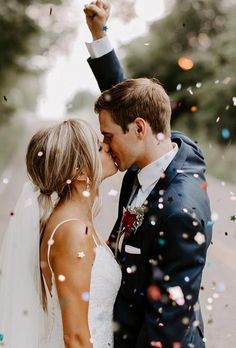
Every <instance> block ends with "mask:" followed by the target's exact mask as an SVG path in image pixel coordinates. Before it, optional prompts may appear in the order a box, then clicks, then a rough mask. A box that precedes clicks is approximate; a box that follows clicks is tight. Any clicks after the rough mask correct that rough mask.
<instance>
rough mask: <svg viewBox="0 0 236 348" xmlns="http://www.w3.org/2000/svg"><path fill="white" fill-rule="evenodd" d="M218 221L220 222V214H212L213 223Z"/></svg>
mask: <svg viewBox="0 0 236 348" xmlns="http://www.w3.org/2000/svg"><path fill="white" fill-rule="evenodd" d="M217 220H219V214H218V213H212V214H211V221H212V222H216V221H217Z"/></svg>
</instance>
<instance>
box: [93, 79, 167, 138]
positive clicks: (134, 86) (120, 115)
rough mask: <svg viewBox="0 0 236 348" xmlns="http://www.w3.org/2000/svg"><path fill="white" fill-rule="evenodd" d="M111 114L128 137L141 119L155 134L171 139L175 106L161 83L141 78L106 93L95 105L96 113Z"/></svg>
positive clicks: (119, 85)
mask: <svg viewBox="0 0 236 348" xmlns="http://www.w3.org/2000/svg"><path fill="white" fill-rule="evenodd" d="M102 110H107V111H110V112H111V117H112V119H113V121H114V122H115V123H116V124H118V125H119V126H120V127H121V128H122V130H123V132H124V133H126V132H127V131H128V129H129V128H128V125H129V124H130V123H132V122H133V121H134V120H135V119H136V118H137V117H142V118H143V119H144V120H146V121H147V122H148V123H149V125H150V127H151V128H152V131H153V133H155V134H157V133H160V132H161V133H164V134H165V135H167V136H170V119H171V106H170V100H169V97H168V95H167V94H166V92H165V90H164V88H163V87H162V86H161V84H160V82H159V81H158V80H157V79H154V78H152V79H148V78H138V79H129V80H125V81H122V82H120V83H118V84H117V85H115V86H113V87H112V88H110V89H108V90H106V91H104V92H103V93H102V94H101V95H100V97H99V98H98V99H97V101H96V103H95V112H97V113H100V112H101V111H102Z"/></svg>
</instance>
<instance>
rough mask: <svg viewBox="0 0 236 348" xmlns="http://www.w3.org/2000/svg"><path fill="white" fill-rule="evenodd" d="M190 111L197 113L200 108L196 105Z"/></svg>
mask: <svg viewBox="0 0 236 348" xmlns="http://www.w3.org/2000/svg"><path fill="white" fill-rule="evenodd" d="M190 110H191V112H197V111H198V107H197V106H196V105H193V106H192V107H191V109H190Z"/></svg>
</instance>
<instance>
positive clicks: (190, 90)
mask: <svg viewBox="0 0 236 348" xmlns="http://www.w3.org/2000/svg"><path fill="white" fill-rule="evenodd" d="M187 92H189V94H191V95H193V91H192V87H188V88H187Z"/></svg>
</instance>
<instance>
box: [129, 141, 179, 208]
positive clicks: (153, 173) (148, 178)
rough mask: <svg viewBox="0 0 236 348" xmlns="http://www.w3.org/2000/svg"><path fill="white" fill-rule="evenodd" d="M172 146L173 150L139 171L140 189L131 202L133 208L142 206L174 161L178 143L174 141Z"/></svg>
mask: <svg viewBox="0 0 236 348" xmlns="http://www.w3.org/2000/svg"><path fill="white" fill-rule="evenodd" d="M172 146H173V149H172V150H171V151H169V152H168V153H166V154H165V155H164V156H162V157H160V158H159V159H158V160H156V161H154V162H152V163H150V164H148V165H147V166H146V167H144V168H142V169H141V170H140V172H139V173H138V175H137V177H138V181H139V184H140V189H139V191H138V194H137V195H136V197H135V198H134V199H133V201H132V202H131V204H130V206H131V207H132V208H133V207H141V205H142V204H143V203H144V202H145V201H146V199H147V197H148V196H149V194H150V193H151V191H152V190H153V188H154V187H155V185H156V184H157V182H158V181H159V179H160V177H161V175H162V174H164V172H165V170H166V168H167V167H168V166H169V164H170V163H171V162H172V161H173V159H174V157H175V155H176V154H177V152H178V145H177V144H176V143H172Z"/></svg>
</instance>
